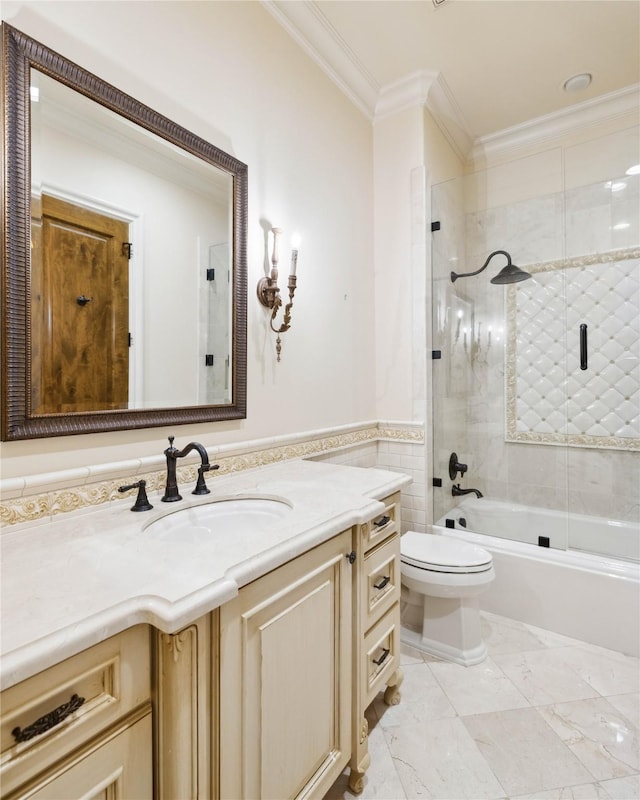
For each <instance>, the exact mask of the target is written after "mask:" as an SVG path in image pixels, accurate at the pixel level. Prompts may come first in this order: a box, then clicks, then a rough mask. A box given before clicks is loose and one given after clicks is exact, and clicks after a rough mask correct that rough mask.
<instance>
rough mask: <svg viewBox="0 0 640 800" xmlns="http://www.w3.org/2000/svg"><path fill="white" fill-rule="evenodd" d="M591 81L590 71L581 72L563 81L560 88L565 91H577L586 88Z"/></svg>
mask: <svg viewBox="0 0 640 800" xmlns="http://www.w3.org/2000/svg"><path fill="white" fill-rule="evenodd" d="M590 83H591V73H589V72H581V73H580V74H579V75H572V76H571V77H570V78H567V80H566V81H565V82H564V84H563V86H562V88H563V89H564V90H565V92H579V91H581V90H582V89H586V88H587V86H589V85H590Z"/></svg>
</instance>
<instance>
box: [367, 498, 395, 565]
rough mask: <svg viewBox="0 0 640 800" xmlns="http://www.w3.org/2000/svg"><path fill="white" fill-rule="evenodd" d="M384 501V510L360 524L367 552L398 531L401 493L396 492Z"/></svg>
mask: <svg viewBox="0 0 640 800" xmlns="http://www.w3.org/2000/svg"><path fill="white" fill-rule="evenodd" d="M384 502H385V510H384V512H383V513H382V514H379V515H378V516H377V517H374V518H373V519H372V520H370V521H369V522H367V523H365V524H364V525H361V526H360V538H361V541H362V546H363V549H364V552H365V553H366V552H367V551H368V550H371V548H372V547H375V546H376V545H377V544H379V543H380V542H383V541H384V540H385V539H386V538H388V537H389V536H391V534H393V533H396V532H397V531H398V526H397V524H396V521H397V519H398V518H399V514H400V495H399V494H394V495H392V496H391V497H388V498H387V499H386V500H385V501H384Z"/></svg>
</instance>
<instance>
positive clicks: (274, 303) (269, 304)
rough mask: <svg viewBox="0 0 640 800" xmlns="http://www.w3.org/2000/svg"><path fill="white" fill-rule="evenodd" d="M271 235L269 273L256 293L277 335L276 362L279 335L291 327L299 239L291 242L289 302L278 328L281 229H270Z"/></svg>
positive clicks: (280, 348) (280, 347)
mask: <svg viewBox="0 0 640 800" xmlns="http://www.w3.org/2000/svg"><path fill="white" fill-rule="evenodd" d="M271 233H273V251H272V254H271V272H270V273H269V275H268V276H267V277H266V278H260V280H259V281H258V287H257V293H258V300H259V301H260V302H261V303H262V305H263V306H265V307H266V308H270V309H271V319H270V320H269V325H270V326H271V330H272V331H273V332H274V333H275V334H277V339H276V353H277V355H278V361H280V351H281V350H282V340H281V339H280V334H281V333H284V332H285V331H288V330H289V328H290V327H291V309H292V307H293V295H294V294H295V291H296V281H297V278H296V269H297V266H298V246H299V238H298V237H294V239H293V240H292V242H291V246H292V250H291V268H290V271H289V281H288V283H287V288H288V289H289V302H288V303H287V304H286V306H285V307H284V316H283V320H282V324H281V325H280V326H279V327H276V326H275V325H274V322H275V319H276V317H277V316H278V311H279V310H280V308H281V307H282V297H281V296H280V288H279V287H278V260H279V256H278V237H279V236H280V234H281V233H282V228H271Z"/></svg>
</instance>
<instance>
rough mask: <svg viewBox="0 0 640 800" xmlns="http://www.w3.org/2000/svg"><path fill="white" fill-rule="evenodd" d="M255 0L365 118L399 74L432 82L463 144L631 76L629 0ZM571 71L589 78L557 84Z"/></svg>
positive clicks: (637, 6)
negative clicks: (585, 83) (586, 82)
mask: <svg viewBox="0 0 640 800" xmlns="http://www.w3.org/2000/svg"><path fill="white" fill-rule="evenodd" d="M265 6H266V7H267V9H268V10H270V11H271V13H272V14H273V15H274V16H275V17H276V18H277V19H278V20H279V22H280V23H281V24H282V25H283V26H284V27H285V28H286V29H287V30H288V31H289V33H290V34H291V35H292V36H294V38H296V39H297V40H298V42H299V43H300V44H301V45H302V46H303V47H305V49H307V51H308V52H309V53H310V54H311V55H312V57H314V58H315V60H316V61H317V62H318V63H319V64H320V65H321V66H322V67H323V69H325V71H326V72H327V73H328V74H330V75H331V77H332V78H333V79H334V80H335V81H336V83H338V85H340V86H341V88H342V89H343V90H344V91H345V93H346V94H348V95H349V96H350V97H351V99H352V100H353V101H354V102H355V103H356V104H357V105H358V106H359V107H360V108H361V109H362V110H363V112H364V113H366V114H368V115H369V116H371V118H375V116H377V115H378V114H380V112H381V110H384V98H385V96H386V95H387V94H388V92H389V90H391V91H393V90H396V89H398V87H399V86H400V85H402V83H403V82H406V81H409V83H410V82H411V80H414V82H415V81H416V80H418V82H420V81H422V85H423V86H427V85H431V86H433V85H434V82H435V84H437V87H438V92H437V95H438V96H439V97H440V101H441V103H440V104H441V105H442V103H443V102H445V103H446V105H447V111H446V113H447V115H448V116H449V117H450V118H452V119H455V122H456V125H457V126H458V127H459V128H460V129H461V130H462V131H464V133H465V135H466V137H467V139H468V141H469V142H474V141H477V140H479V139H481V138H482V137H487V136H490V135H492V134H495V133H496V132H498V131H504V130H505V129H511V128H513V127H514V126H519V125H522V124H523V123H525V122H528V121H530V120H533V119H537V118H539V117H546V116H548V115H553V114H557V113H558V112H562V111H563V110H564V109H566V108H568V107H570V106H575V105H576V104H584V103H585V101H591V103H590V104H591V105H593V103H594V101H595V100H600V99H602V98H603V97H606V98H610V97H611V96H612V93H614V95H613V96H616V95H617V94H620V93H622V94H626V95H629V94H630V90H629V87H635V89H636V90H637V88H638V83H639V82H640V0H444V2H442V0H440V4H439V5H437V6H436V5H435V4H434V2H433V0H265ZM582 72H589V73H591V74H592V75H593V80H592V83H591V85H590V86H589V87H588V88H586V89H583V90H580V91H577V92H573V93H568V92H565V91H563V88H562V87H563V84H564V82H565V81H566V79H567V78H569V77H571V76H572V75H575V74H578V73H582ZM398 82H400V84H399V83H398ZM624 90H627V91H626V92H625V91H624ZM426 91H427V94H428V86H427V89H426ZM634 102H636V103H637V100H634ZM427 105H429V103H427Z"/></svg>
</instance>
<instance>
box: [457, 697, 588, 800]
mask: <svg viewBox="0 0 640 800" xmlns="http://www.w3.org/2000/svg"><path fill="white" fill-rule="evenodd" d="M463 722H464V724H465V726H466V727H467V730H468V731H469V733H470V734H471V735H472V736H473V738H474V739H475V741H476V742H477V744H478V747H479V749H480V752H481V753H482V755H483V756H484V758H485V759H486V761H487V763H488V764H489V766H490V767H491V769H492V770H493V772H494V774H495V775H496V777H497V778H498V780H499V781H500V783H501V784H502V786H504V789H505V791H506V793H507V796H508V797H514V796H517V795H522V794H524V795H526V794H534V795H535V796H538V794H539V793H540V792H544V791H547V790H549V789H555V788H557V787H562V786H575V785H580V784H587V783H593V776H592V775H591V774H590V773H589V772H588V771H587V769H586V768H585V767H584V765H583V764H582V763H581V762H580V761H579V759H578V758H577V757H576V756H575V755H574V754H573V753H572V752H571V751H570V750H569V749H568V748H567V747H566V745H565V744H564V742H563V741H562V740H561V739H560V737H559V736H558V735H557V734H556V733H555V732H554V731H553V730H552V728H551V727H550V726H549V725H548V724H547V723H546V722H545V720H544V719H542V717H541V716H540V715H539V714H538V712H537V710H536V709H534V708H524V709H515V710H513V711H501V712H494V713H490V714H476V715H473V716H470V717H466V718H465V719H464V720H463Z"/></svg>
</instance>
